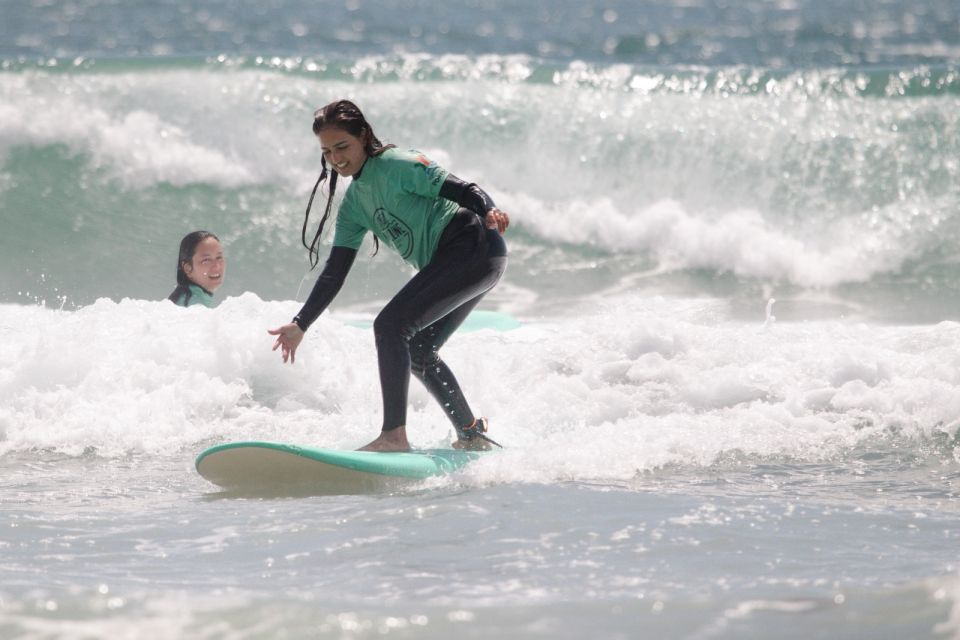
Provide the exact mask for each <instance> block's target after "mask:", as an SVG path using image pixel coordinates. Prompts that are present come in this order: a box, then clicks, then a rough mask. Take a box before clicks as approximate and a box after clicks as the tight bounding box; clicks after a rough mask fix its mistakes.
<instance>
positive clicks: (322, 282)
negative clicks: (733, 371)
mask: <svg viewBox="0 0 960 640" xmlns="http://www.w3.org/2000/svg"><path fill="white" fill-rule="evenodd" d="M356 257H357V250H356V249H348V248H346V247H337V246H335V247H333V249H331V250H330V257H329V258H327V262H326V264H324V265H323V271H321V272H320V275H319V276H318V277H317V282H316V284H314V285H313V290H312V291H311V292H310V296H309V297H308V298H307V301H306V302H305V303H303V307H302V308H301V309H300V312H299V313H298V314H297V315H296V316H294V318H293V322H294V323H295V324H296V325H297V326H298V327H300V330H301V331H306V330H307V329H308V328H310V325H311V324H313V322H314V320H316V319H317V318H318V317H319V316H320V314H321V313H323V311H324V309H326V308H327V306H329V304H330V303H331V302H333V299H334V298H335V297H337V294H338V293H340V287H342V286H343V281H344V280H345V279H346V278H347V274H348V273H350V267H352V266H353V260H354V258H356Z"/></svg>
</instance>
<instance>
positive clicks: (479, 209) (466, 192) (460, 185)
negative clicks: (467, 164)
mask: <svg viewBox="0 0 960 640" xmlns="http://www.w3.org/2000/svg"><path fill="white" fill-rule="evenodd" d="M440 197H441V198H446V199H447V200H450V201H452V202H456V203H457V204H458V205H460V206H461V207H464V208H465V209H470V211H473V212H474V213H476V214H477V215H479V216H480V217H481V218H482V217H483V216H485V215H487V211H490V209H493V208H495V207H496V206H497V205H495V204H494V203H493V198H491V197H490V196H489V195H488V194H487V192H486V191H484V190H483V189H481V188H480V187H478V186H477V185H475V184H474V183H472V182H469V183H468V182H464V181H463V180H461V179H460V178H458V177H457V176H455V175H453V174H452V173H450V174H447V178H446V180H444V181H443V184H442V185H440Z"/></svg>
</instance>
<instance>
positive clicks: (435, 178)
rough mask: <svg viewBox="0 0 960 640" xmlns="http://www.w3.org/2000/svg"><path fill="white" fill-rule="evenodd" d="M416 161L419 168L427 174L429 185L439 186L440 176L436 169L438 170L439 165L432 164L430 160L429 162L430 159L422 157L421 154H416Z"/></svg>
mask: <svg viewBox="0 0 960 640" xmlns="http://www.w3.org/2000/svg"><path fill="white" fill-rule="evenodd" d="M416 161H417V162H419V163H420V168H422V169H423V170H424V171H426V172H427V177H428V178H430V183H431V184H433V185H434V186H436V185H438V184H440V177H441V176H440V172H439V171H438V169H439V168H440V165H438V164H437V163H435V162H433V161H432V160H430V158H428V157H427V156H425V155H423V154H422V153H418V154H417V157H416Z"/></svg>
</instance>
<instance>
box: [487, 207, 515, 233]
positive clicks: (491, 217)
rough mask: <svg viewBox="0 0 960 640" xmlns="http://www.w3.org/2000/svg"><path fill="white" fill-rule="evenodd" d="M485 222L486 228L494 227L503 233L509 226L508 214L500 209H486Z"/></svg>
mask: <svg viewBox="0 0 960 640" xmlns="http://www.w3.org/2000/svg"><path fill="white" fill-rule="evenodd" d="M485 222H486V224H487V228H488V229H496V230H497V231H499V232H500V233H503V232H504V231H506V230H507V227H509V226H510V216H508V215H507V214H506V213H504V212H503V211H500V209H490V211H487V216H486V218H485Z"/></svg>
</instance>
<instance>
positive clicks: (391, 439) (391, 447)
mask: <svg viewBox="0 0 960 640" xmlns="http://www.w3.org/2000/svg"><path fill="white" fill-rule="evenodd" d="M357 451H410V442H409V441H408V440H407V428H406V427H405V426H403V427H397V428H396V429H390V431H381V432H380V437H379V438H377V439H376V440H374V441H373V442H371V443H369V444H366V445H364V446H362V447H360V448H359V449H357Z"/></svg>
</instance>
